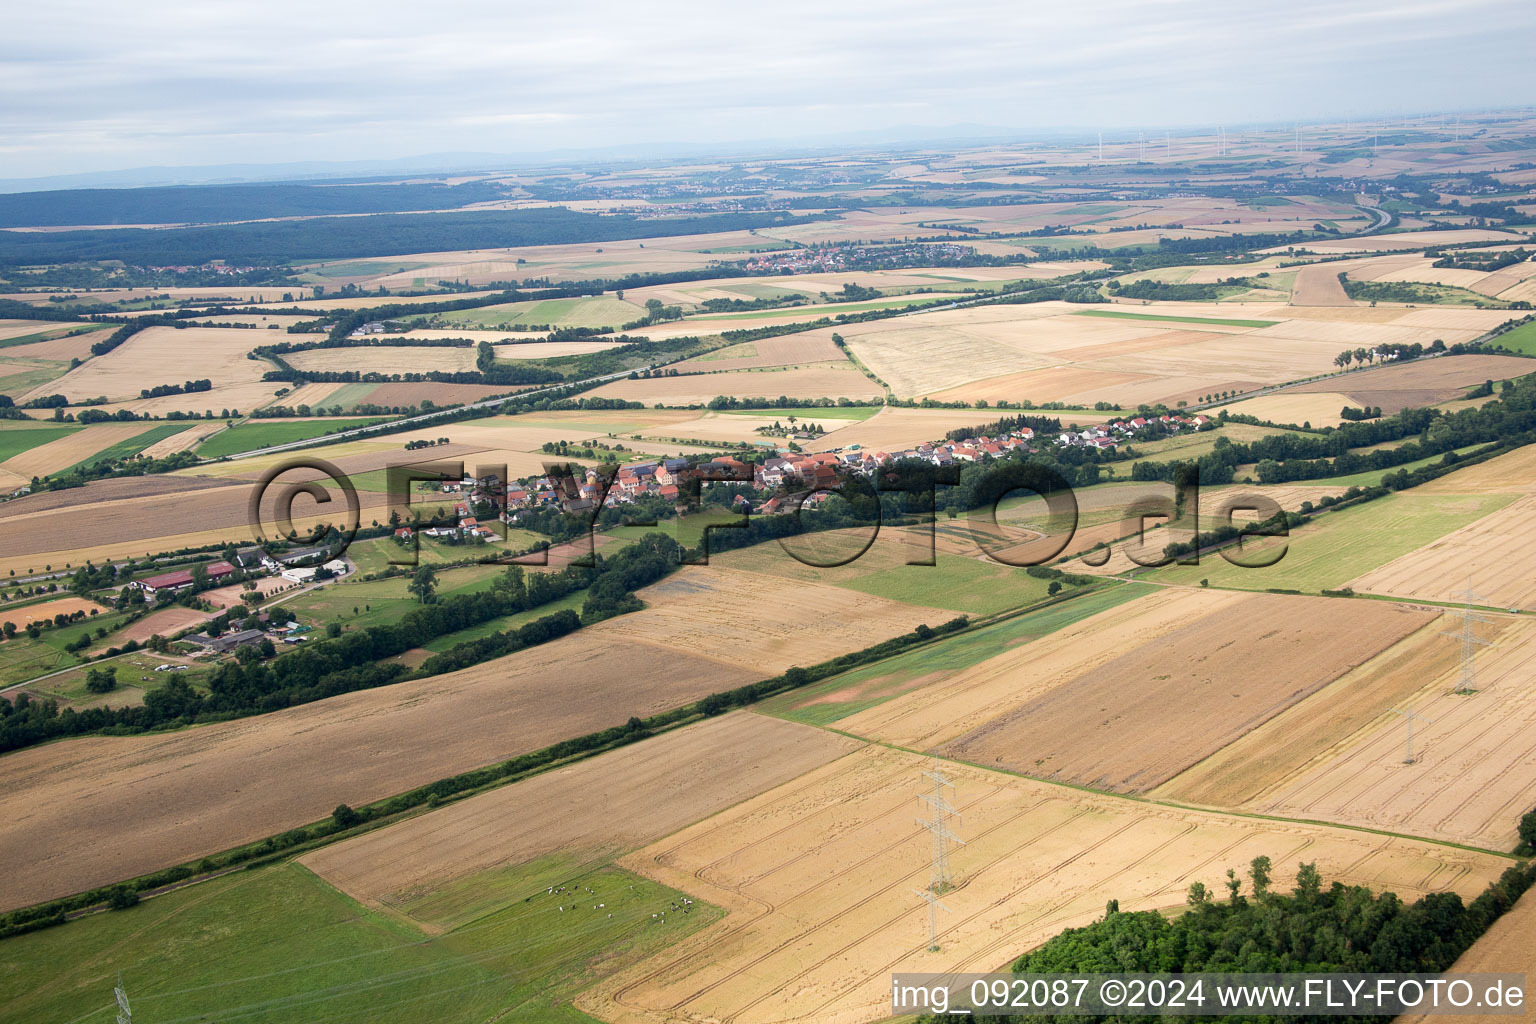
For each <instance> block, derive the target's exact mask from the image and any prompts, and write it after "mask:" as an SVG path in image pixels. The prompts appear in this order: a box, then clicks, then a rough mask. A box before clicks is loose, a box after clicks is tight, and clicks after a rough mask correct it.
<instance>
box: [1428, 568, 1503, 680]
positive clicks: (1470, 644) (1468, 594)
mask: <svg viewBox="0 0 1536 1024" xmlns="http://www.w3.org/2000/svg"><path fill="white" fill-rule="evenodd" d="M1451 596H1452V597H1464V598H1466V601H1467V604H1466V607H1465V608H1464V609H1462V613H1461V629H1459V630H1456V631H1447V632H1442V633H1441V634H1440V635H1441V636H1448V637H1450V638H1451V639H1453V640H1460V641H1461V683H1460V685H1458V686H1457V687H1456V689H1454V690H1452V691H1451V692H1452V693H1462V694H1465V693H1474V692H1476V690H1477V687H1476V686H1475V685H1473V684H1474V683H1475V682H1476V675H1475V673H1476V669H1475V668H1474V667H1473V665H1472V655H1473V652H1474V651H1475V650H1476V646H1477V645H1478V644H1482V645H1483V646H1484V647H1492V646H1494V644H1493V642H1492V641H1490V640H1484V639H1482V638H1481V637H1479V636H1478V635H1477V628H1476V623H1479V622H1491V621H1493V620H1491V619H1486V618H1484V617H1483V616H1481V615H1479V614H1477V613H1476V612H1474V611H1473V610H1472V602H1473V601H1480V600H1484V597H1483V595H1482V594H1479V593H1478V592H1477V591H1475V590H1473V589H1472V581H1471V580H1468V581H1467V589H1466V590H1462V591H1458V592H1456V593H1454V594H1452V595H1451Z"/></svg>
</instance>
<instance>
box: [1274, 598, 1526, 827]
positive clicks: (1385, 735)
mask: <svg viewBox="0 0 1536 1024" xmlns="http://www.w3.org/2000/svg"><path fill="white" fill-rule="evenodd" d="M1446 624H1447V625H1455V624H1456V623H1455V621H1454V619H1448V620H1447V623H1446ZM1480 629H1481V632H1482V633H1483V635H1484V636H1485V638H1486V637H1489V636H1493V635H1495V634H1494V633H1493V631H1492V630H1491V629H1490V628H1489V627H1488V626H1482V627H1480ZM1497 637H1498V645H1497V646H1496V647H1492V648H1487V649H1483V650H1480V651H1479V652H1478V654H1477V656H1476V659H1475V663H1474V664H1475V669H1476V682H1475V687H1476V692H1475V693H1472V694H1458V693H1453V692H1451V691H1452V690H1454V689H1455V688H1456V687H1457V686H1458V685H1459V682H1460V678H1461V670H1460V666H1459V664H1458V665H1457V666H1456V667H1454V668H1452V669H1451V670H1450V671H1448V672H1443V673H1441V674H1440V675H1438V676H1435V677H1432V678H1430V680H1429V682H1428V683H1426V684H1425V685H1423V686H1421V687H1419V688H1418V691H1417V692H1416V693H1414V694H1412V695H1410V696H1408V697H1407V698H1406V699H1405V700H1403V701H1402V702H1401V703H1399V704H1397V705H1394V706H1396V707H1408V708H1411V709H1412V710H1413V711H1414V712H1415V713H1416V714H1419V715H1421V716H1423V719H1421V720H1420V721H1418V722H1415V723H1414V725H1415V727H1414V730H1413V757H1414V763H1412V764H1405V763H1404V758H1405V756H1406V754H1407V749H1406V740H1407V733H1406V730H1405V727H1404V723H1403V719H1402V718H1401V717H1400V716H1398V715H1395V714H1392V713H1391V712H1390V711H1389V710H1387V709H1382V710H1381V712H1379V713H1378V714H1377V716H1376V717H1375V718H1374V719H1373V720H1372V721H1370V722H1369V723H1367V724H1366V725H1364V726H1362V727H1361V728H1360V729H1359V730H1357V731H1356V732H1355V733H1353V734H1352V735H1351V736H1349V737H1347V738H1346V739H1344V740H1342V741H1341V742H1339V743H1337V744H1335V745H1333V746H1332V747H1330V748H1329V749H1328V750H1326V751H1324V752H1322V753H1320V754H1319V755H1318V756H1317V757H1315V758H1313V759H1312V761H1311V762H1309V763H1308V764H1307V765H1305V766H1304V767H1302V768H1301V769H1299V770H1298V771H1296V772H1293V773H1292V774H1290V775H1289V776H1287V777H1286V778H1285V779H1283V780H1281V781H1279V782H1277V783H1275V784H1274V785H1273V786H1271V787H1270V788H1269V789H1268V790H1267V791H1265V792H1264V793H1263V794H1261V795H1259V796H1257V797H1255V798H1254V799H1252V800H1250V801H1248V802H1247V804H1246V805H1245V807H1246V808H1247V809H1249V810H1254V811H1258V812H1260V813H1263V814H1281V815H1285V816H1287V817H1303V818H1311V819H1314V820H1317V819H1321V820H1325V821H1338V822H1342V823H1345V824H1350V825H1363V826H1365V827H1368V828H1377V829H1385V830H1390V831H1393V832H1407V833H1411V834H1413V835H1422V836H1429V837H1432V838H1434V839H1439V840H1444V841H1448V842H1456V843H1468V844H1471V845H1474V846H1480V847H1485V848H1488V849H1495V850H1507V849H1510V848H1511V847H1513V846H1514V845H1515V841H1516V835H1515V826H1516V824H1517V823H1518V822H1519V820H1520V816H1521V815H1522V814H1524V813H1525V812H1527V811H1529V810H1530V809H1531V807H1532V806H1533V805H1536V776H1533V775H1532V773H1531V765H1532V764H1533V763H1536V626H1533V625H1532V624H1531V623H1530V622H1529V620H1525V619H1521V620H1518V621H1517V622H1515V623H1514V624H1511V625H1509V626H1508V627H1507V628H1505V629H1503V630H1502V631H1501V632H1499V633H1498V634H1497ZM1441 643H1442V644H1443V645H1444V646H1446V647H1452V648H1454V647H1456V646H1457V642H1456V641H1455V640H1454V639H1451V638H1442V639H1441ZM1416 678H1417V679H1418V680H1421V681H1422V680H1424V679H1425V678H1426V677H1425V676H1424V675H1418V676H1417V677H1416Z"/></svg>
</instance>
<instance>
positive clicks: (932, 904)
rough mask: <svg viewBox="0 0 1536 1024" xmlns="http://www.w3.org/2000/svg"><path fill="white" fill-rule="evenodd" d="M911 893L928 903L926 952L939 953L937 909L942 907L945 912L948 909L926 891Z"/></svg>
mask: <svg viewBox="0 0 1536 1024" xmlns="http://www.w3.org/2000/svg"><path fill="white" fill-rule="evenodd" d="M912 892H913V893H914V894H915V895H917V896H920V897H922V898H923V899H925V900H927V901H928V952H930V953H937V952H938V951H939V908H941V907H942V908H943V909H944V910H945V911H946V912H948V911H949V908H948V907H945V906H944V904H942V903H940V902H939V898H938V897H937V896H935V895H934V894H933V893H931V892H929V891H928V890H927V889H913V890H912Z"/></svg>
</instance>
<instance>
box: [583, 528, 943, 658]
mask: <svg viewBox="0 0 1536 1024" xmlns="http://www.w3.org/2000/svg"><path fill="white" fill-rule="evenodd" d="M782 557H784V558H788V557H789V556H788V555H782ZM637 596H638V597H639V598H640V599H641V600H642V601H644V602H645V604H646V607H645V609H644V610H643V611H639V612H635V613H633V614H630V615H623V616H620V617H619V618H617V619H613V620H610V622H609V624H608V625H609V632H610V633H612V634H613V635H615V636H619V637H622V638H624V639H625V640H629V641H633V642H635V643H644V644H655V645H657V646H658V647H661V648H663V649H665V650H670V651H679V652H683V653H686V654H688V655H690V656H695V657H700V658H708V659H710V660H713V661H718V662H721V663H722V664H725V665H732V666H736V667H739V668H743V669H752V670H755V671H757V672H758V674H759V675H763V676H768V675H776V674H777V673H779V672H782V671H784V670H785V669H787V668H789V667H790V666H791V665H814V664H816V663H817V662H820V661H826V660H827V659H829V658H835V657H836V656H838V655H839V654H847V653H848V652H849V651H857V650H861V649H862V648H865V647H869V646H872V645H874V644H877V643H879V642H881V641H883V640H889V639H890V638H891V637H893V636H900V635H901V634H903V633H910V632H911V631H912V630H913V629H914V628H915V627H917V626H919V625H922V624H927V625H930V626H937V625H939V624H940V623H942V622H946V621H948V620H949V619H952V618H954V612H949V611H944V610H943V609H941V608H924V607H921V606H918V605H909V604H903V603H901V602H899V601H890V600H886V599H885V598H881V597H873V596H871V595H869V594H861V593H858V592H857V591H853V590H847V589H844V588H842V587H837V586H831V585H829V584H822V583H810V582H806V581H797V580H787V579H783V578H782V577H779V576H771V575H768V574H766V573H756V572H746V571H742V570H736V569H724V568H720V567H718V566H713V565H711V566H703V565H698V566H686V567H684V568H683V569H682V570H680V571H679V572H675V573H673V574H672V575H671V576H669V577H667V578H666V579H664V580H662V581H660V582H659V583H653V584H651V585H650V586H648V587H646V588H644V589H643V590H640V591H638V592H637Z"/></svg>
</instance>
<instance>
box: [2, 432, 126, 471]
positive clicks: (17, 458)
mask: <svg viewBox="0 0 1536 1024" xmlns="http://www.w3.org/2000/svg"><path fill="white" fill-rule="evenodd" d="M151 429H155V428H146V427H145V426H144V424H142V423H93V424H91V425H90V426H88V427H67V428H44V429H43V431H39V430H38V429H36V428H33V429H30V430H18V431H16V432H15V434H12V433H11V432H10V430H9V429H7V430H6V431H5V435H4V436H5V439H6V442H9V443H12V444H14V442H12V441H11V439H12V438H13V437H14V438H17V439H19V440H20V441H21V443H22V444H24V445H26V447H25V448H23V449H22V450H21V451H20V452H19V454H16V455H13V456H11V457H10V458H9V459H7V460H6V461H5V462H4V463H0V469H4V470H5V471H7V472H9V473H14V474H16V475H17V476H19V477H22V478H24V479H27V480H30V479H31V478H32V477H34V476H47V475H48V474H50V473H60V472H63V471H64V470H66V469H68V468H70V467H71V466H74V465H76V464H78V463H81V462H85V461H87V460H89V459H92V458H94V457H97V456H100V455H102V454H103V453H105V452H106V451H107V450H108V449H110V448H113V447H115V446H117V445H118V444H120V443H123V442H127V441H129V440H131V439H132V438H135V437H138V436H139V435H140V434H144V433H146V432H147V431H148V430H151ZM35 434H36V435H39V436H41V437H42V438H43V439H44V443H37V444H32V443H28V442H31V441H32V437H33V435H35ZM50 437H51V438H52V440H48V438H50ZM146 443H147V442H146Z"/></svg>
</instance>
